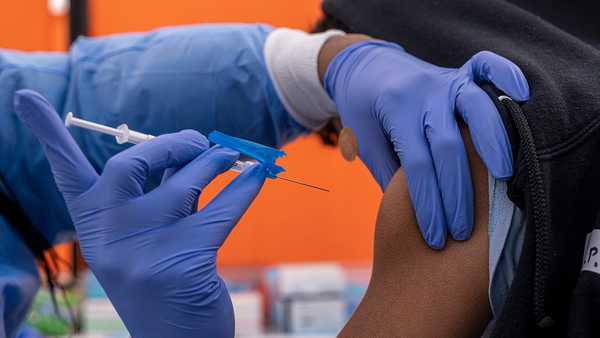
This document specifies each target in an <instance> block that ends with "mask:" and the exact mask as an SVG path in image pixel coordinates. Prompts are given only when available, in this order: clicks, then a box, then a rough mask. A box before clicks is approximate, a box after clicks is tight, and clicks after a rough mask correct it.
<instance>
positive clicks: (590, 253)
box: [581, 229, 600, 274]
mask: <svg viewBox="0 0 600 338" xmlns="http://www.w3.org/2000/svg"><path fill="white" fill-rule="evenodd" d="M581 271H591V272H595V273H597V274H600V229H596V230H594V231H592V232H590V233H589V234H588V235H587V238H586V240H585V249H584V250H583V266H582V267H581Z"/></svg>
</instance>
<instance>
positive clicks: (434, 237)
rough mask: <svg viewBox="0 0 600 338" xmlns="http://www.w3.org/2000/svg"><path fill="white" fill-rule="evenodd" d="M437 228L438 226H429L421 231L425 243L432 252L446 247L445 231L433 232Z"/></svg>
mask: <svg viewBox="0 0 600 338" xmlns="http://www.w3.org/2000/svg"><path fill="white" fill-rule="evenodd" d="M439 226H440V225H439V224H435V225H431V226H430V227H429V228H428V229H427V230H426V231H422V233H423V237H424V239H425V242H427V245H428V246H429V247H430V248H432V249H433V250H442V249H443V248H444V247H445V246H446V233H445V231H441V232H440V231H435V230H434V229H435V228H437V227H439Z"/></svg>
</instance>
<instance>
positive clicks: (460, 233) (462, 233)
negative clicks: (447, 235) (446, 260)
mask: <svg viewBox="0 0 600 338" xmlns="http://www.w3.org/2000/svg"><path fill="white" fill-rule="evenodd" d="M457 229H459V230H457V231H454V232H453V233H452V238H453V239H454V240H455V241H466V240H467V239H469V238H471V234H472V233H473V225H472V224H471V225H462V226H458V227H457Z"/></svg>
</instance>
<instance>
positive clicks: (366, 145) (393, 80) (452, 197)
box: [324, 40, 529, 249]
mask: <svg viewBox="0 0 600 338" xmlns="http://www.w3.org/2000/svg"><path fill="white" fill-rule="evenodd" d="M324 82H325V83H324V84H325V89H326V90H327V91H328V93H329V95H330V96H331V97H332V98H333V100H334V102H335V104H336V108H337V110H338V112H339V114H340V116H341V119H342V123H343V124H344V126H345V127H350V128H351V129H352V130H353V131H354V133H355V134H356V137H357V141H358V147H359V156H360V157H361V159H362V161H363V162H364V163H365V164H366V166H367V167H368V168H369V170H370V171H371V174H372V175H373V176H374V177H375V179H376V180H377V182H378V183H379V185H380V186H381V188H382V189H385V188H386V186H387V184H388V182H389V181H390V179H391V177H392V176H393V175H394V173H395V172H396V170H397V169H398V168H399V167H400V163H402V166H403V167H404V170H405V172H406V175H407V179H408V186H409V191H410V196H411V200H412V204H413V206H414V208H415V212H416V216H417V221H418V223H419V227H420V229H421V233H422V235H423V237H424V239H425V240H426V242H427V243H428V244H429V246H430V247H432V248H434V249H441V248H443V247H444V246H445V242H446V236H447V233H448V232H450V234H451V235H452V237H453V238H454V239H455V240H466V239H468V238H469V237H470V235H471V232H472V230H473V188H472V183H471V175H470V170H469V163H468V161H467V156H466V151H465V147H464V144H463V141H462V138H461V135H460V131H459V129H458V126H457V123H456V118H455V113H458V114H459V115H460V116H461V117H462V119H463V120H464V121H465V122H466V123H467V124H468V126H469V129H470V133H471V137H472V139H473V142H474V145H475V149H476V150H477V152H478V154H479V156H480V157H481V158H482V160H483V161H484V162H485V164H486V165H487V167H488V170H489V171H490V172H491V173H492V175H493V176H494V177H496V178H498V179H509V178H510V177H511V176H512V168H513V159H512V151H511V147H510V142H509V139H508V135H507V133H506V130H505V129H504V125H503V122H502V120H501V118H500V115H499V113H498V111H497V110H496V108H495V106H494V104H493V102H492V101H491V99H490V98H489V96H488V95H487V94H486V93H485V92H484V91H483V90H482V89H481V88H480V87H479V86H478V84H479V83H484V82H490V83H492V84H494V85H495V86H496V87H497V88H498V89H500V90H502V91H504V92H505V93H506V94H507V95H509V96H511V97H512V98H513V99H515V100H516V101H526V100H528V99H529V86H528V84H527V80H526V79H525V76H524V75H523V73H522V72H521V70H520V69H519V67H517V66H516V65H515V64H513V63H512V62H510V61H509V60H507V59H505V58H503V57H501V56H499V55H496V54H494V53H491V52H480V53H478V54H476V55H474V56H473V57H472V58H471V59H470V60H469V61H468V62H467V63H465V65H463V66H462V67H461V68H458V69H453V68H441V67H438V66H435V65H432V64H429V63H427V62H425V61H423V60H420V59H418V58H416V57H414V56H412V55H410V54H408V53H406V52H405V51H404V50H403V49H402V48H401V47H400V46H398V45H396V44H392V43H387V42H383V41H375V40H371V41H365V42H361V43H357V44H354V45H352V46H350V47H348V48H346V49H344V50H343V51H342V52H340V53H339V54H337V55H336V57H335V58H334V59H333V60H332V61H331V63H330V64H329V66H328V68H327V72H326V74H325V77H324Z"/></svg>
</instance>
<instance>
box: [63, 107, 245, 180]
mask: <svg viewBox="0 0 600 338" xmlns="http://www.w3.org/2000/svg"><path fill="white" fill-rule="evenodd" d="M65 126H66V127H67V128H68V127H70V126H77V127H80V128H84V129H88V130H93V131H97V132H99V133H102V134H107V135H112V136H114V137H115V139H116V141H117V143H118V144H125V143H132V144H138V143H142V142H144V141H149V140H151V139H153V138H155V137H156V136H154V135H149V134H144V133H140V132H138V131H135V130H131V129H129V127H128V126H127V124H121V125H120V126H118V127H117V128H113V127H109V126H105V125H103V124H100V123H95V122H91V121H88V120H84V119H80V118H77V117H75V116H73V113H67V116H65ZM252 164H254V162H252V161H239V160H238V161H235V163H234V165H233V166H232V167H231V169H229V170H233V171H236V172H242V171H243V170H244V169H246V168H247V167H249V166H251V165H252Z"/></svg>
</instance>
